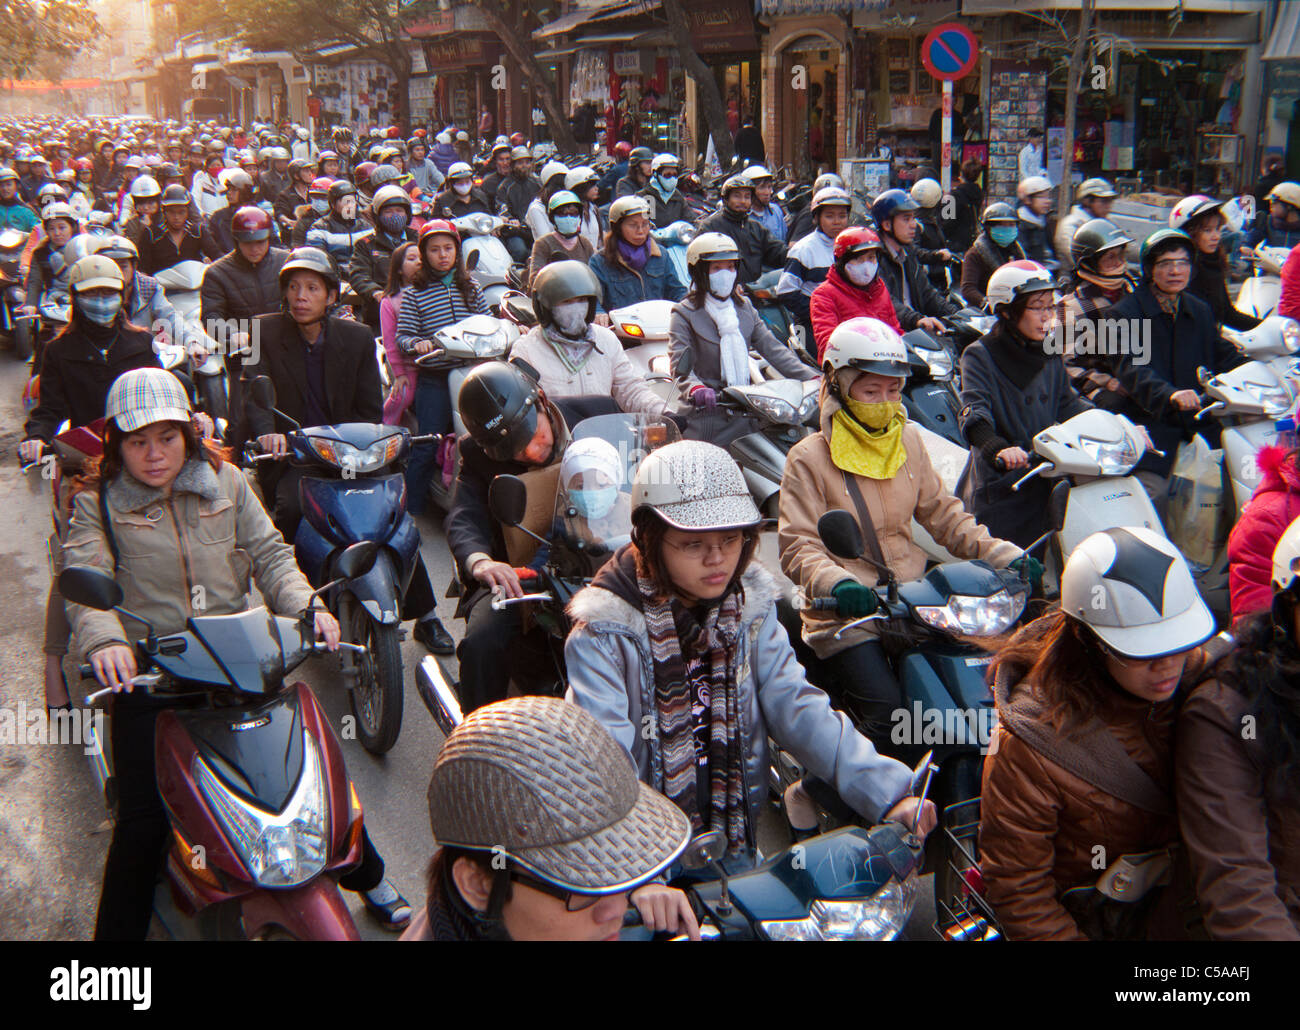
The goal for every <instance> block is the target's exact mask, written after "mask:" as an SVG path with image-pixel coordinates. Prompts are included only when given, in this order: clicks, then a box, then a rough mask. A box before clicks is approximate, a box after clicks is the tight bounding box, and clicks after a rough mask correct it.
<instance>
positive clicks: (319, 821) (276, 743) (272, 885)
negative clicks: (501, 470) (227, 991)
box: [59, 544, 375, 940]
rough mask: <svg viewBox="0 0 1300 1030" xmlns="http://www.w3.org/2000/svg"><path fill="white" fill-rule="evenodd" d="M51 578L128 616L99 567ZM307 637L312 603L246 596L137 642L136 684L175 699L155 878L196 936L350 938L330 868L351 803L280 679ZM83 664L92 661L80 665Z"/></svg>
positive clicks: (78, 597)
mask: <svg viewBox="0 0 1300 1030" xmlns="http://www.w3.org/2000/svg"><path fill="white" fill-rule="evenodd" d="M374 554H375V548H374V545H372V544H362V545H358V546H355V547H353V548H350V549H349V550H348V551H346V552H344V553H343V554H341V555H340V556H339V560H338V562H337V571H338V572H339V574H340V576H341V577H343V578H352V577H358V576H362V575H364V573H365V571H366V566H367V563H368V562H370V561H373V560H374ZM334 585H335V584H333V583H331V584H327V585H326V586H325V587H323V588H322V591H323V590H324V589H328V588H329V587H332V586H334ZM59 590H60V592H61V593H62V595H63V596H64V597H65V598H67V599H68V600H69V601H72V602H74V603H76V604H82V605H85V606H87V607H89V608H94V609H97V610H99V611H110V610H114V609H116V610H118V611H121V612H122V613H123V614H126V615H130V614H131V613H129V612H126V611H125V610H124V609H122V608H121V607H120V606H121V603H122V598H123V594H122V588H121V587H120V586H118V584H117V583H116V582H114V581H113V580H112V579H111V578H110V577H108V576H107V575H105V574H104V573H103V572H100V571H99V570H97V569H92V568H84V567H83V568H70V569H65V570H64V571H63V573H62V574H61V575H60V576H59ZM320 592H321V591H318V592H317V593H320ZM313 596H314V595H313ZM132 617H134V616H132ZM314 637H315V628H314V620H313V619H312V617H311V614H310V611H307V612H304V613H303V615H302V617H301V618H297V619H291V618H284V617H281V616H275V615H272V614H271V613H270V612H268V611H267V610H266V609H265V608H253V609H251V610H249V611H246V612H242V613H240V614H236V615H207V616H194V617H192V618H190V619H189V620H187V623H186V628H185V629H184V630H183V631H182V632H180V633H174V634H170V635H168V636H163V637H159V636H157V635H156V634H155V633H154V631H153V629H152V627H150V629H149V633H148V636H147V637H146V638H145V639H144V640H140V641H137V642H136V645H135V651H136V658H137V661H138V664H139V667H140V668H141V670H143V671H142V672H141V673H139V674H138V675H137V676H135V677H134V679H133V681H132V682H133V684H134V686H135V687H136V688H137V689H140V688H144V689H146V690H147V691H148V692H149V693H150V694H154V695H158V696H166V697H175V698H176V699H177V700H178V701H179V702H182V703H183V704H184V707H177V708H169V709H166V710H164V711H162V712H161V713H160V714H159V716H158V722H157V728H156V730H155V747H156V751H157V766H158V769H157V778H158V789H159V792H160V793H161V795H162V798H163V806H164V808H165V810H166V812H167V814H168V818H169V820H170V821H171V826H172V834H171V840H170V842H169V847H168V851H167V880H168V883H169V885H170V888H171V893H172V897H173V899H174V901H175V904H176V907H177V908H178V909H179V911H180V912H181V913H182V915H184V916H186V917H188V918H192V919H194V920H196V921H197V923H198V928H199V934H200V936H202V937H205V938H218V939H231V938H234V939H242V940H257V939H262V940H275V939H280V940H284V939H291V940H293V939H297V940H358V939H359V934H358V933H357V928H356V926H355V924H354V923H353V921H352V916H351V914H350V913H349V911H348V907H347V905H346V904H345V903H344V901H343V898H342V897H341V896H340V894H339V888H338V883H337V879H338V877H339V876H340V875H341V874H343V873H346V872H347V871H348V870H349V869H350V868H353V867H355V866H356V864H357V863H358V862H360V860H361V848H362V845H361V833H362V825H363V816H362V809H361V803H360V801H358V800H357V794H356V790H355V788H354V787H353V786H352V783H351V781H350V780H349V778H348V774H347V768H346V766H345V764H344V760H343V752H342V750H341V748H340V747H339V743H338V740H337V738H336V737H335V736H334V733H333V731H332V730H331V729H330V725H329V716H328V715H327V714H326V712H325V711H324V709H323V708H321V706H320V704H319V702H318V701H317V700H316V698H315V696H314V695H313V694H312V692H311V690H310V688H308V686H307V685H306V684H305V683H302V682H297V683H294V684H288V683H286V682H285V677H286V676H287V675H288V674H289V673H290V672H291V671H292V670H293V669H295V668H296V667H297V666H298V665H299V664H301V663H302V661H303V660H304V659H306V658H307V657H308V656H310V655H312V654H314V653H317V652H318V651H319V650H320V648H319V646H318V645H317V644H316V643H315V641H314ZM340 647H341V648H345V649H353V650H356V651H357V652H358V653H359V654H361V655H363V656H364V649H361V648H353V646H352V645H348V644H340ZM81 675H82V677H83V678H91V677H93V675H94V673H93V670H92V669H91V667H90V666H88V665H83V666H82V667H81ZM111 696H112V693H111V691H109V690H108V689H104V690H99V691H96V692H95V693H93V694H90V695H89V696H88V697H87V698H86V702H87V704H89V705H97V704H101V705H102V704H103V703H104V702H105V701H106V700H107V699H108V698H110V697H111Z"/></svg>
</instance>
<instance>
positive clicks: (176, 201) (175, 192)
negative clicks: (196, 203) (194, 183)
mask: <svg viewBox="0 0 1300 1030" xmlns="http://www.w3.org/2000/svg"><path fill="white" fill-rule="evenodd" d="M161 204H162V206H163V207H189V206H190V191H189V190H187V189H186V188H185V187H184V186H182V185H181V184H180V183H179V182H174V183H172V184H171V185H170V186H168V187H167V188H166V189H165V190H163V191H162V200H161Z"/></svg>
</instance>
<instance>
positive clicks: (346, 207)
mask: <svg viewBox="0 0 1300 1030" xmlns="http://www.w3.org/2000/svg"><path fill="white" fill-rule="evenodd" d="M339 217H340V218H342V219H343V221H345V222H350V221H352V219H354V218H356V217H357V198H356V197H344V198H343V199H342V200H340V201H339Z"/></svg>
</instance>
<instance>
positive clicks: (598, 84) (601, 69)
mask: <svg viewBox="0 0 1300 1030" xmlns="http://www.w3.org/2000/svg"><path fill="white" fill-rule="evenodd" d="M575 56H576V59H575V60H574V62H573V72H572V75H571V78H570V81H569V107H570V109H572V110H576V109H577V108H579V107H581V106H582V105H583V104H585V103H593V104H596V105H597V106H602V107H603V106H604V104H605V101H606V100H608V99H609V61H608V57H607V55H606V53H605V51H603V50H579V51H578V53H577V54H576V55H575Z"/></svg>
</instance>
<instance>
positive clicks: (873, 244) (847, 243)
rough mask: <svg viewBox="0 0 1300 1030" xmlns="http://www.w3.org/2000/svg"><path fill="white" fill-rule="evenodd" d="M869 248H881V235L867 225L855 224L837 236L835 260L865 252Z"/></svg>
mask: <svg viewBox="0 0 1300 1030" xmlns="http://www.w3.org/2000/svg"><path fill="white" fill-rule="evenodd" d="M869 250H880V237H879V236H877V235H876V234H875V231H874V230H872V229H868V228H866V227H865V226H861V225H853V226H850V227H849V228H847V229H845V230H844V231H843V232H841V233H840V234H839V235H838V236H836V237H835V262H836V264H841V263H843V261H844V260H846V259H848V258H852V257H857V256H858V255H859V254H865V253H866V252H867V251H869Z"/></svg>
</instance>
